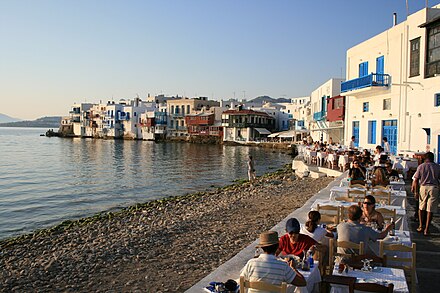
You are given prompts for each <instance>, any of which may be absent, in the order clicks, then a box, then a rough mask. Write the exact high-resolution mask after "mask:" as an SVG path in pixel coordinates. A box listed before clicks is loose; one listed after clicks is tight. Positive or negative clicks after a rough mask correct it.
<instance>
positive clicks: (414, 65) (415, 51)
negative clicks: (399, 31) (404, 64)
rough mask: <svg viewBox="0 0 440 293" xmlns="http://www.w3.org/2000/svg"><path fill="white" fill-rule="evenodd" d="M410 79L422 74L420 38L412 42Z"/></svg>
mask: <svg viewBox="0 0 440 293" xmlns="http://www.w3.org/2000/svg"><path fill="white" fill-rule="evenodd" d="M410 46H411V49H410V50H411V51H410V56H409V77H413V76H417V75H419V74H420V72H419V68H420V37H418V38H417V39H414V40H411V41H410Z"/></svg>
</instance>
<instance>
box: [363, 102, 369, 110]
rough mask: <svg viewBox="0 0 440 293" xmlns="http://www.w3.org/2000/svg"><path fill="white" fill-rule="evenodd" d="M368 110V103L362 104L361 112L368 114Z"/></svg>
mask: <svg viewBox="0 0 440 293" xmlns="http://www.w3.org/2000/svg"><path fill="white" fill-rule="evenodd" d="M369 108H370V103H369V102H364V103H363V106H362V112H368V109H369Z"/></svg>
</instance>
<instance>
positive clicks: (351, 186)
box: [350, 181, 365, 189]
mask: <svg viewBox="0 0 440 293" xmlns="http://www.w3.org/2000/svg"><path fill="white" fill-rule="evenodd" d="M351 182H352V181H350V188H361V189H365V185H362V184H351Z"/></svg>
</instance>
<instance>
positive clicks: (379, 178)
mask: <svg viewBox="0 0 440 293" xmlns="http://www.w3.org/2000/svg"><path fill="white" fill-rule="evenodd" d="M373 176H374V178H373V180H371V183H372V184H373V186H376V185H380V186H384V187H386V186H388V185H390V181H389V180H388V179H387V176H386V174H385V171H384V169H383V168H381V167H378V168H376V170H375V171H374V174H373Z"/></svg>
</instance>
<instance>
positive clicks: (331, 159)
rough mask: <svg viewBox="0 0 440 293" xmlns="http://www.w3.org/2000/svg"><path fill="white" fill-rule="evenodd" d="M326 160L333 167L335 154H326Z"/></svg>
mask: <svg viewBox="0 0 440 293" xmlns="http://www.w3.org/2000/svg"><path fill="white" fill-rule="evenodd" d="M327 162H328V163H330V164H331V167H332V168H333V166H334V164H335V162H336V155H335V154H328V156H327Z"/></svg>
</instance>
